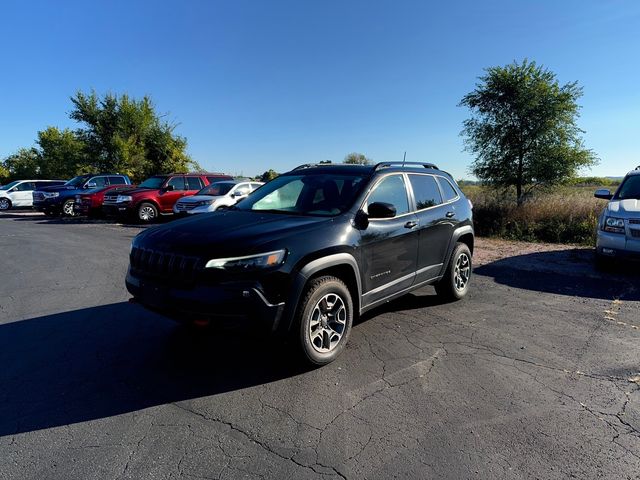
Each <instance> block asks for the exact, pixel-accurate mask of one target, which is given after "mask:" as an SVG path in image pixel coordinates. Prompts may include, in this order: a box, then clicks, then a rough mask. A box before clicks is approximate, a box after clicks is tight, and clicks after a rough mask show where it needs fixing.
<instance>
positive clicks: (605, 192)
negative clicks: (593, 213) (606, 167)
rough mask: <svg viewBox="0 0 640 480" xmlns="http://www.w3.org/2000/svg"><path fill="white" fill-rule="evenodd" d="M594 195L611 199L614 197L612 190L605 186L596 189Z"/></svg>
mask: <svg viewBox="0 0 640 480" xmlns="http://www.w3.org/2000/svg"><path fill="white" fill-rule="evenodd" d="M593 196H594V197H596V198H601V199H603V200H611V199H612V198H613V195H612V194H611V192H610V191H609V190H607V189H604V188H602V189H600V190H596V193H594V194H593Z"/></svg>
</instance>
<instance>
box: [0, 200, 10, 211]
mask: <svg viewBox="0 0 640 480" xmlns="http://www.w3.org/2000/svg"><path fill="white" fill-rule="evenodd" d="M10 208H11V200H9V199H8V198H0V210H9V209H10Z"/></svg>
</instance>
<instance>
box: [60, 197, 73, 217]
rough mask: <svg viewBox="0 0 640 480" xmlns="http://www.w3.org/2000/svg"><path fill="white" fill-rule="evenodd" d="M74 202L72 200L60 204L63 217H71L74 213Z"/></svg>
mask: <svg viewBox="0 0 640 480" xmlns="http://www.w3.org/2000/svg"><path fill="white" fill-rule="evenodd" d="M74 203H75V202H74V201H73V200H67V201H66V202H64V203H63V204H62V214H63V215H64V216H65V217H73V216H74V215H75V212H74V211H73V204H74Z"/></svg>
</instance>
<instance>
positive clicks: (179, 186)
mask: <svg viewBox="0 0 640 480" xmlns="http://www.w3.org/2000/svg"><path fill="white" fill-rule="evenodd" d="M169 185H173V188H174V189H175V190H184V177H173V178H172V179H171V180H169V181H168V182H167V186H169Z"/></svg>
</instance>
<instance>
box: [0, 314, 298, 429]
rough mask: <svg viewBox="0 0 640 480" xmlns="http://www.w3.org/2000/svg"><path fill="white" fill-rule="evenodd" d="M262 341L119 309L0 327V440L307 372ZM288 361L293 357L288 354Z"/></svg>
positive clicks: (46, 317)
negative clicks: (9, 436) (212, 332)
mask: <svg viewBox="0 0 640 480" xmlns="http://www.w3.org/2000/svg"><path fill="white" fill-rule="evenodd" d="M261 339H264V337H257V336H251V335H250V336H247V335H244V334H242V335H240V334H238V333H233V332H225V333H224V334H219V335H215V334H206V333H205V332H202V331H200V332H198V331H193V330H191V329H189V328H186V327H183V326H180V325H177V324H175V323H173V322H171V321H169V320H166V319H164V318H163V317H160V316H157V315H154V314H153V313H150V312H147V311H145V310H143V309H142V308H141V307H139V306H137V305H132V304H128V303H117V304H112V305H105V306H99V307H92V308H86V309H81V310H76V311H71V312H65V313H60V314H54V315H45V316H42V317H38V318H32V319H28V320H22V321H16V322H12V323H6V324H2V325H0V365H2V368H1V369H0V385H2V389H1V392H0V436H5V435H13V434H17V433H22V432H29V431H34V430H41V429H44V428H49V427H55V426H60V425H67V424H73V423H77V422H83V421H87V420H92V419H98V418H104V417H110V416H113V415H118V414H122V413H126V412H131V411H137V410H140V409H144V408H147V407H151V406H155V405H161V404H166V403H170V402H176V401H181V400H187V399H191V398H198V397H203V396H209V395H216V394H219V393H223V392H228V391H232V390H237V389H244V388H247V387H251V386H255V385H261V384H265V383H269V382H273V381H275V380H278V379H282V378H287V377H291V376H295V375H298V374H301V373H304V372H305V371H308V368H306V367H305V366H304V365H301V364H300V362H292V361H291V358H290V356H289V357H288V358H287V357H286V356H287V352H286V349H282V348H275V349H274V348H273V345H272V344H271V343H269V342H263V341H261ZM289 355H290V353H289Z"/></svg>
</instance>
